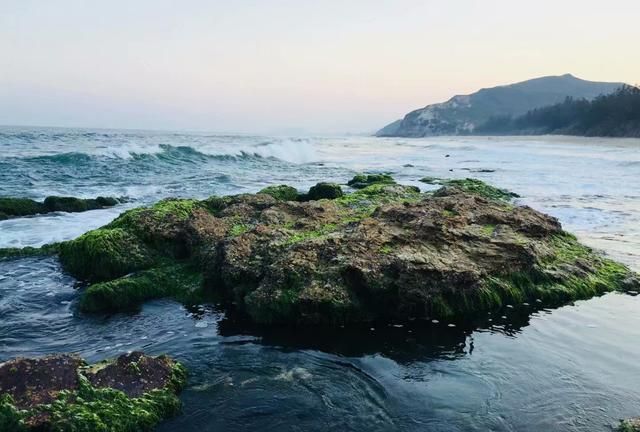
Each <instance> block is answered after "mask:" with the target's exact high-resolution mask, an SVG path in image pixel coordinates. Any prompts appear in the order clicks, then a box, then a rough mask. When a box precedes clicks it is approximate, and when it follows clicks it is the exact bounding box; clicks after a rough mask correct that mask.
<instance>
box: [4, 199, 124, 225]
mask: <svg viewBox="0 0 640 432" xmlns="http://www.w3.org/2000/svg"><path fill="white" fill-rule="evenodd" d="M118 203H119V201H118V200H117V199H115V198H110V197H98V198H95V199H81V198H73V197H60V196H49V197H46V198H45V199H44V202H38V201H34V200H32V199H28V198H2V197H0V220H3V219H10V218H15V217H21V216H32V215H36V214H43V213H52V212H69V213H77V212H83V211H87V210H96V209H102V208H107V207H113V206H115V205H117V204H118Z"/></svg>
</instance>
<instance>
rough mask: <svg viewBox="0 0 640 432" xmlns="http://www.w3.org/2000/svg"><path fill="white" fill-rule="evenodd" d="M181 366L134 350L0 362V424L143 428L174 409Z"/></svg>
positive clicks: (131, 431)
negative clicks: (90, 357)
mask: <svg viewBox="0 0 640 432" xmlns="http://www.w3.org/2000/svg"><path fill="white" fill-rule="evenodd" d="M185 382H186V370H185V369H184V367H183V366H182V365H180V364H179V363H177V362H175V361H173V360H172V359H170V358H169V357H166V356H160V357H150V356H146V355H144V354H142V353H140V352H133V353H130V354H124V355H122V356H120V357H118V358H117V359H115V360H111V361H105V362H102V363H97V364H94V365H87V364H86V363H85V362H84V361H83V360H82V359H80V358H79V357H76V356H71V355H54V356H49V357H44V358H39V359H25V358H19V359H15V360H10V361H8V362H5V363H2V364H0V430H1V431H7V432H8V431H12V432H13V431H15V432H20V431H51V432H63V431H64V432H66V431H77V432H84V431H86V432H90V431H91V432H93V431H105V432H106V431H109V432H137V431H148V430H151V429H152V428H153V427H154V426H155V425H157V424H158V423H159V422H160V421H161V420H163V419H165V418H168V417H171V416H174V415H176V414H177V413H178V412H179V411H180V400H179V399H178V397H177V394H178V393H179V391H180V390H181V389H182V387H183V386H184V384H185Z"/></svg>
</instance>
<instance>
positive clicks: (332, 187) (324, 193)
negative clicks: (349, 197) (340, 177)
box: [303, 182, 344, 201]
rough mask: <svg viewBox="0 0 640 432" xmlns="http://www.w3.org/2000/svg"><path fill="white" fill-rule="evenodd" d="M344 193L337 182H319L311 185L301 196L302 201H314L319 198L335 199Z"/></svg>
mask: <svg viewBox="0 0 640 432" xmlns="http://www.w3.org/2000/svg"><path fill="white" fill-rule="evenodd" d="M343 195H344V192H342V188H341V187H340V185H339V184H337V183H327V182H321V183H318V184H316V185H315V186H311V188H310V189H309V192H307V194H306V195H305V196H304V197H303V201H316V200H321V199H336V198H340V197H341V196H343Z"/></svg>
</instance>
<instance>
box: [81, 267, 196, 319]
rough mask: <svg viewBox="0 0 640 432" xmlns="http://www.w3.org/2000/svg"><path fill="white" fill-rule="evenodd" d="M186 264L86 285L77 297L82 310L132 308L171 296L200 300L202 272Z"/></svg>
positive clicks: (111, 310)
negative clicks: (81, 293) (79, 296)
mask: <svg viewBox="0 0 640 432" xmlns="http://www.w3.org/2000/svg"><path fill="white" fill-rule="evenodd" d="M190 267H191V266H190V265H188V264H175V265H167V266H166V267H159V268H153V269H149V270H143V271H140V272H138V273H135V274H132V275H130V276H125V277H121V278H118V279H115V280H111V281H107V282H100V283H96V284H93V285H91V286H89V287H88V288H87V289H86V290H85V292H84V293H83V295H82V298H81V300H80V309H81V310H83V311H85V312H105V311H107V312H118V311H125V310H133V309H136V308H137V307H138V306H139V305H140V304H142V303H143V302H145V301H147V300H151V299H156V298H163V297H171V298H174V299H176V300H179V301H181V302H182V303H191V304H193V303H198V302H201V301H202V290H201V288H202V274H201V273H200V272H198V271H197V270H196V271H194V270H193V269H192V268H190Z"/></svg>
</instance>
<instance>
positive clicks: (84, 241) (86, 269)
mask: <svg viewBox="0 0 640 432" xmlns="http://www.w3.org/2000/svg"><path fill="white" fill-rule="evenodd" d="M60 262H61V263H62V265H63V267H64V269H65V270H66V271H68V272H69V273H71V274H72V275H73V276H75V277H77V278H78V279H83V280H88V281H92V282H95V281H105V280H111V279H114V278H118V277H120V276H124V275H126V274H128V273H131V272H134V271H138V270H142V269H146V268H149V267H151V266H153V265H154V264H155V263H157V254H156V253H155V252H154V251H153V250H151V249H149V248H148V247H147V246H146V245H145V244H144V243H143V242H142V241H141V240H140V239H139V238H138V237H136V236H135V235H133V234H131V233H130V232H128V231H125V230H124V229H122V228H107V227H105V228H100V229H97V230H93V231H89V232H88V233H86V234H83V235H81V236H80V237H78V238H77V239H75V240H71V241H68V242H63V243H61V244H60Z"/></svg>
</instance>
